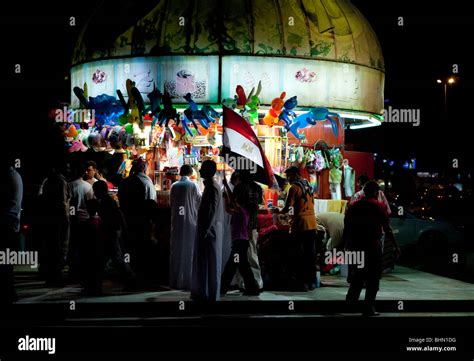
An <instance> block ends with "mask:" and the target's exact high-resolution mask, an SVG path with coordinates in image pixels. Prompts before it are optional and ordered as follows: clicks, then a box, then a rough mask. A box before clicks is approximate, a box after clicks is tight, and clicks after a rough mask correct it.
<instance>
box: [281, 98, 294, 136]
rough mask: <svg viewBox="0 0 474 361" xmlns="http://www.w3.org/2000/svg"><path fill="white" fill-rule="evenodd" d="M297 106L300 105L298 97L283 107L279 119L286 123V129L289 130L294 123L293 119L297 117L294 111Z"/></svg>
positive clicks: (289, 100) (291, 99) (288, 101)
mask: <svg viewBox="0 0 474 361" xmlns="http://www.w3.org/2000/svg"><path fill="white" fill-rule="evenodd" d="M297 105H298V98H297V97H296V96H294V97H291V98H290V99H288V100H287V101H286V102H285V104H284V105H283V110H282V112H281V113H280V115H279V116H278V118H279V119H280V120H283V121H284V122H285V128H286V129H289V127H290V125H291V123H292V122H293V119H294V118H295V117H296V114H295V112H294V111H293V109H295V108H296V106H297Z"/></svg>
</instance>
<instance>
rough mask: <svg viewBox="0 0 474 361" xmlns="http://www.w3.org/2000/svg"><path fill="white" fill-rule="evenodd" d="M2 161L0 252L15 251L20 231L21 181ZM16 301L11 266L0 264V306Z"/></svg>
mask: <svg viewBox="0 0 474 361" xmlns="http://www.w3.org/2000/svg"><path fill="white" fill-rule="evenodd" d="M9 163H10V162H8V161H7V162H5V161H2V163H1V166H0V167H1V168H0V179H1V180H0V182H1V183H0V235H1V237H0V251H2V252H5V251H6V250H7V249H15V248H16V246H17V244H18V242H19V237H18V232H19V231H20V213H21V202H22V199H23V181H22V179H21V176H20V174H19V173H18V172H17V171H16V170H15V169H14V168H13V167H12V166H11V165H10V164H9ZM15 301H17V295H16V292H15V284H14V275H13V265H2V264H0V304H3V303H5V304H9V303H12V302H15Z"/></svg>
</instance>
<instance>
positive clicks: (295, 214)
mask: <svg viewBox="0 0 474 361" xmlns="http://www.w3.org/2000/svg"><path fill="white" fill-rule="evenodd" d="M285 174H286V178H287V179H288V181H289V182H290V184H291V187H290V189H289V191H288V195H287V198H286V202H285V207H284V208H283V209H282V210H281V211H279V210H278V209H275V208H274V212H275V213H289V214H290V215H291V223H290V242H291V244H290V245H289V247H288V248H289V249H288V253H289V255H288V258H289V261H288V263H289V273H290V277H291V278H290V282H293V281H294V278H296V284H294V285H291V284H290V287H296V289H297V290H306V291H307V290H313V289H314V288H315V280H316V263H317V257H316V256H317V252H322V242H321V241H320V240H319V238H318V237H317V232H316V229H317V223H316V215H315V213H314V198H313V189H312V187H311V186H310V184H309V182H308V181H307V180H306V179H304V178H302V177H301V176H300V171H299V169H298V168H297V167H290V168H288V169H287V170H286V171H285Z"/></svg>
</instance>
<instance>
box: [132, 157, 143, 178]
mask: <svg viewBox="0 0 474 361" xmlns="http://www.w3.org/2000/svg"><path fill="white" fill-rule="evenodd" d="M145 171H146V162H145V161H144V160H143V159H142V158H137V159H135V160H134V161H133V162H132V168H130V174H131V175H133V174H137V173H145Z"/></svg>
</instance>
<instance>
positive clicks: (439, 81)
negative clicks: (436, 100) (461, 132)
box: [437, 77, 455, 119]
mask: <svg viewBox="0 0 474 361" xmlns="http://www.w3.org/2000/svg"><path fill="white" fill-rule="evenodd" d="M454 82H455V80H454V78H453V77H450V78H448V79H444V80H441V79H438V80H437V83H438V84H443V85H444V115H445V117H446V119H447V118H448V84H454Z"/></svg>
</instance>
